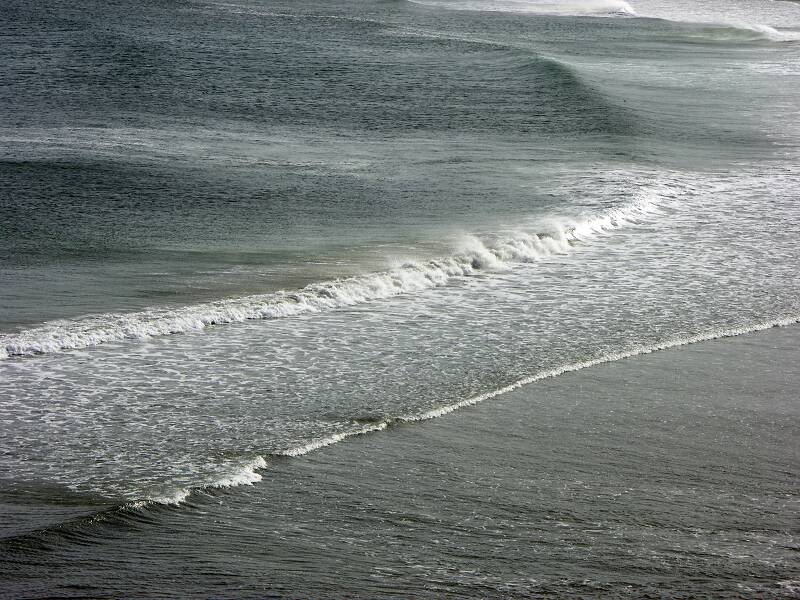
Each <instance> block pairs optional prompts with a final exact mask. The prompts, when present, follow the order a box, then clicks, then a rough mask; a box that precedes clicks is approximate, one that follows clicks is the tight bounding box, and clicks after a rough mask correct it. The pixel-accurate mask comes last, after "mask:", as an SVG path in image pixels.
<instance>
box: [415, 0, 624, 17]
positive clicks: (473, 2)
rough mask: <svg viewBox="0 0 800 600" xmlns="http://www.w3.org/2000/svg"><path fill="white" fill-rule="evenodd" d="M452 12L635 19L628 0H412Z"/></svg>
mask: <svg viewBox="0 0 800 600" xmlns="http://www.w3.org/2000/svg"><path fill="white" fill-rule="evenodd" d="M409 1H410V2H412V3H414V4H424V5H426V6H433V7H437V8H445V9H450V10H473V11H484V12H513V13H532V14H542V15H563V16H582V15H585V16H635V15H636V12H635V11H634V9H633V7H632V6H631V5H630V4H629V3H628V2H625V1H624V0H568V1H565V2H559V1H554V0H409Z"/></svg>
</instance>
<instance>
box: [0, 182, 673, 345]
mask: <svg viewBox="0 0 800 600" xmlns="http://www.w3.org/2000/svg"><path fill="white" fill-rule="evenodd" d="M655 190H657V188H653V189H650V190H648V189H644V188H642V189H641V190H640V192H638V195H637V196H636V197H635V198H634V200H633V201H631V202H630V203H628V204H626V205H624V206H621V207H618V208H613V209H610V210H607V211H605V212H603V213H600V214H598V215H595V216H589V217H586V218H583V219H577V220H569V219H551V221H550V222H549V223H548V224H547V227H546V228H545V230H543V231H540V232H533V233H531V232H518V233H516V234H510V235H495V236H482V237H475V236H471V237H469V238H467V239H466V240H464V242H463V243H462V246H461V251H460V252H458V253H456V254H454V255H452V256H448V257H444V258H439V259H433V260H428V261H424V262H407V263H404V264H402V265H400V266H399V267H397V268H394V269H391V270H389V271H384V272H378V273H372V274H367V275H361V276H355V277H348V278H343V279H336V280H332V281H325V282H320V283H314V284H311V285H309V286H307V287H305V288H303V289H301V290H297V291H280V292H275V293H270V294H259V295H253V296H246V297H242V298H234V299H227V300H220V301H215V302H208V303H203V304H196V305H190V306H185V307H181V308H174V309H171V308H153V309H149V310H144V311H139V312H132V313H125V314H99V315H90V316H86V317H83V318H79V319H75V320H63V321H53V322H50V323H46V324H44V325H42V326H40V327H35V328H32V329H28V330H25V331H22V332H20V333H18V334H13V335H3V336H0V359H2V358H8V357H12V356H32V355H37V354H44V353H49V352H58V351H63V350H70V349H79V348H87V347H91V346H96V345H99V344H103V343H107V342H114V341H122V340H131V339H147V338H150V337H154V336H164V335H171V334H180V333H188V332H191V331H199V330H202V329H204V328H206V327H208V326H211V325H221V324H225V323H236V322H242V321H246V320H253V319H277V318H282V317H291V316H295V315H301V314H308V313H320V312H323V311H327V310H331V309H336V308H341V307H346V306H354V305H358V304H363V303H366V302H370V301H374V300H381V299H387V298H391V297H394V296H398V295H401V294H408V293H413V292H418V291H422V290H426V289H430V288H435V287H441V286H444V285H447V284H448V283H449V282H451V281H452V280H454V279H459V278H465V277H471V276H475V275H476V274H479V273H482V272H486V271H498V270H505V269H509V268H513V266H514V264H519V263H529V262H534V261H536V260H539V259H541V258H544V257H547V256H551V255H554V254H563V253H567V252H569V251H570V250H571V249H572V247H573V246H575V245H576V244H578V243H581V242H585V241H589V240H591V239H592V238H594V237H597V236H598V235H603V234H606V233H610V232H612V231H613V230H615V229H618V228H621V227H625V226H629V225H632V224H635V223H637V222H640V221H642V220H644V219H645V218H646V217H648V216H649V215H652V214H654V213H658V212H659V210H658V207H657V204H658V201H659V199H660V196H659V195H658V193H657V192H656V191H655Z"/></svg>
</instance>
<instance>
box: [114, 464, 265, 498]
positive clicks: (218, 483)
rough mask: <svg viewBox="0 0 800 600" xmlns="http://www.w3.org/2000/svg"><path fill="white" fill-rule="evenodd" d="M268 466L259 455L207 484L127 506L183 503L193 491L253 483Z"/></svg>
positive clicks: (228, 468) (156, 495) (227, 470)
mask: <svg viewBox="0 0 800 600" xmlns="http://www.w3.org/2000/svg"><path fill="white" fill-rule="evenodd" d="M266 468H267V461H266V460H264V457H263V456H257V457H255V458H254V459H252V460H249V461H247V462H245V463H243V464H239V465H235V466H233V467H232V468H231V467H227V468H225V469H224V470H223V472H222V473H221V474H220V475H219V476H218V477H217V478H216V479H214V480H213V481H211V482H210V483H208V484H207V485H204V486H200V487H198V488H194V489H192V488H182V489H179V490H174V491H172V492H168V493H165V494H154V495H152V496H148V497H147V498H145V499H144V500H137V501H136V502H131V503H130V504H127V506H128V507H130V508H144V507H147V506H148V505H152V504H160V505H164V506H178V505H179V504H183V503H184V502H185V501H186V499H187V498H188V497H189V496H191V495H192V493H193V492H195V491H198V490H203V489H215V488H217V489H219V488H229V487H238V486H240V485H253V484H254V483H256V482H259V481H261V479H262V476H261V473H259V470H261V469H266Z"/></svg>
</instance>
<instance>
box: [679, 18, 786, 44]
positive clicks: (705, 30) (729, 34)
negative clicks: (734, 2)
mask: <svg viewBox="0 0 800 600" xmlns="http://www.w3.org/2000/svg"><path fill="white" fill-rule="evenodd" d="M669 21H670V22H673V23H682V24H684V23H685V24H687V25H691V26H690V27H688V28H687V29H686V30H685V31H680V32H670V36H674V39H675V40H676V41H681V40H697V41H702V42H720V43H736V42H759V41H762V42H763V41H768V42H794V41H800V32H798V31H781V30H778V29H775V28H774V27H770V26H769V25H762V24H758V23H745V22H742V21H724V22H715V23H695V22H692V21H680V20H672V19H669Z"/></svg>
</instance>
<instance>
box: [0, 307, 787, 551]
mask: <svg viewBox="0 0 800 600" xmlns="http://www.w3.org/2000/svg"><path fill="white" fill-rule="evenodd" d="M798 323H800V315H792V316H787V317H780V318H775V319H770V320H765V321H761V322H751V323H744V324H741V325H738V326H734V327H728V328H716V329H708V330H705V331H703V332H700V333H698V334H695V335H692V336H688V337H686V336H685V337H673V338H669V339H667V340H664V341H661V342H655V343H652V344H645V345H639V346H633V347H630V348H627V349H624V350H620V351H618V352H613V353H608V354H604V355H601V356H597V357H595V358H591V359H588V360H584V361H580V362H575V363H568V364H564V365H561V366H558V367H554V368H551V369H546V370H543V371H539V372H537V373H534V374H532V375H529V376H527V377H523V378H522V379H519V380H517V381H514V382H512V383H510V384H508V385H506V386H503V387H500V388H497V389H495V390H491V391H488V392H484V393H482V394H479V395H476V396H472V397H470V398H467V399H464V400H461V401H459V402H455V403H452V404H447V405H444V406H440V407H437V408H434V409H431V410H428V411H425V412H421V413H414V414H406V415H399V416H394V417H388V418H386V419H383V420H380V419H376V420H374V421H373V422H371V423H368V424H363V423H358V422H357V421H354V425H356V426H355V427H354V428H353V429H350V430H348V431H343V432H338V433H333V434H330V435H328V436H324V437H321V438H318V439H315V440H311V441H309V442H307V443H305V444H302V445H300V446H295V447H291V448H287V449H285V450H283V451H281V452H277V453H273V454H269V455H267V458H266V459H265V458H264V457H263V456H256V457H255V458H253V459H251V460H248V461H246V462H243V463H241V464H240V466H239V467H237V468H235V469H234V470H232V471H231V472H230V473H228V474H226V475H223V476H221V477H220V478H219V479H217V480H215V481H213V482H211V483H209V484H207V485H204V486H199V487H193V488H184V489H179V490H176V491H174V492H172V493H170V494H166V495H161V496H151V497H148V498H145V499H143V500H137V501H133V502H128V503H125V504H120V505H116V506H112V507H110V508H107V509H104V510H102V511H98V512H97V513H95V514H93V515H90V516H84V517H79V518H77V519H74V520H70V521H65V522H62V523H59V524H57V525H51V526H48V527H43V528H41V529H37V530H34V531H30V532H27V533H24V534H20V535H15V536H10V537H6V538H2V539H0V548H7V549H10V550H12V551H15V550H19V549H23V548H37V547H39V548H41V547H48V545H49V542H50V541H58V540H66V541H68V542H69V541H77V542H81V543H90V542H91V540H92V539H94V538H97V537H98V536H99V535H101V533H100V532H99V531H98V530H97V528H96V526H97V525H104V526H109V527H112V528H116V527H122V528H136V527H139V526H145V525H147V524H150V523H153V522H155V520H154V519H155V517H156V516H157V514H159V513H160V512H163V511H165V510H178V509H179V507H184V506H186V507H189V508H197V502H198V501H200V500H201V499H202V498H203V497H211V498H213V497H214V494H215V493H216V492H219V491H220V490H224V489H226V488H233V487H239V486H243V485H248V486H249V485H253V484H255V483H257V482H259V481H261V480H262V475H261V471H263V470H265V469H268V468H269V461H270V460H271V461H275V460H286V459H293V458H297V457H301V456H304V455H306V454H309V453H311V452H314V451H317V450H320V449H322V448H326V447H328V446H332V445H334V444H337V443H339V442H342V441H345V440H347V439H349V438H353V437H360V436H363V435H369V434H372V433H377V432H380V431H385V430H387V429H390V428H393V427H396V426H402V425H408V424H413V423H418V422H423V421H429V420H431V419H436V418H439V417H443V416H446V415H448V414H450V413H452V412H455V411H457V410H460V409H462V408H467V407H470V406H474V405H476V404H479V403H481V402H484V401H486V400H490V399H492V398H496V397H498V396H502V395H504V394H507V393H509V392H513V391H514V390H517V389H519V388H522V387H524V386H527V385H530V384H533V383H536V382H537V381H542V380H544V379H551V378H554V377H558V376H560V375H563V374H565V373H571V372H575V371H580V370H583V369H588V368H591V367H595V366H598V365H602V364H606V363H611V362H616V361H619V360H624V359H627V358H633V357H635V356H640V355H643V354H650V353H653V352H658V351H661V350H668V349H671V348H677V347H680V346H686V345H690V344H696V343H699V342H705V341H710V340H715V339H722V338H730V337H737V336H740V335H745V334H748V333H754V332H758V331H764V330H766V329H771V328H773V327H786V326H790V325H796V324H798Z"/></svg>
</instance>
